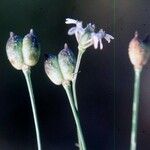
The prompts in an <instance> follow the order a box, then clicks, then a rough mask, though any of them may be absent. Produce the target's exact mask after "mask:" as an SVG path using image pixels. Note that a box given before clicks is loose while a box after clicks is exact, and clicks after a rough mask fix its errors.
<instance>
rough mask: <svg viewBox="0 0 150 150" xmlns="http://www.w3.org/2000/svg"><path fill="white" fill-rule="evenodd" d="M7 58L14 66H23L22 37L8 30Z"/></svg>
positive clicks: (19, 68)
mask: <svg viewBox="0 0 150 150" xmlns="http://www.w3.org/2000/svg"><path fill="white" fill-rule="evenodd" d="M6 53H7V57H8V60H9V61H10V63H11V64H12V66H13V67H14V68H16V69H17V70H21V69H22V66H23V55H22V38H21V37H19V36H18V35H15V34H14V33H13V32H10V37H9V39H8V41H7V44H6Z"/></svg>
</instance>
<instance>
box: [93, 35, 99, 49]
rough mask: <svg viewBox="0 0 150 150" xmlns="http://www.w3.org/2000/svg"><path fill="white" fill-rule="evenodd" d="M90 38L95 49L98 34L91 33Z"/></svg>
mask: <svg viewBox="0 0 150 150" xmlns="http://www.w3.org/2000/svg"><path fill="white" fill-rule="evenodd" d="M92 40H93V45H94V48H95V49H97V48H98V41H99V39H98V36H97V35H96V33H92Z"/></svg>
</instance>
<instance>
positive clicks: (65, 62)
mask: <svg viewBox="0 0 150 150" xmlns="http://www.w3.org/2000/svg"><path fill="white" fill-rule="evenodd" d="M58 62H59V66H60V69H61V72H62V74H63V77H64V79H65V80H67V81H72V79H73V73H74V69H75V64H76V59H75V56H74V54H73V52H72V51H71V50H70V49H69V48H68V45H67V44H65V45H64V49H63V50H61V51H60V52H59V54H58Z"/></svg>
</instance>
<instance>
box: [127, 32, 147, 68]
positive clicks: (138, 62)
mask: <svg viewBox="0 0 150 150" xmlns="http://www.w3.org/2000/svg"><path fill="white" fill-rule="evenodd" d="M148 44H149V43H146V40H143V41H141V40H140V39H139V37H138V32H135V36H134V38H133V39H132V40H131V42H130V43H129V49H128V50H129V58H130V61H131V63H132V64H133V66H134V68H135V69H142V68H143V66H144V65H145V64H146V63H147V61H148V58H149V56H150V48H149V47H148Z"/></svg>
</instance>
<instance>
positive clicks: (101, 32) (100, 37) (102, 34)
mask: <svg viewBox="0 0 150 150" xmlns="http://www.w3.org/2000/svg"><path fill="white" fill-rule="evenodd" d="M105 35H106V33H105V31H104V30H103V29H100V31H99V32H98V33H97V36H98V38H99V39H102V38H104V37H105Z"/></svg>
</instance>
